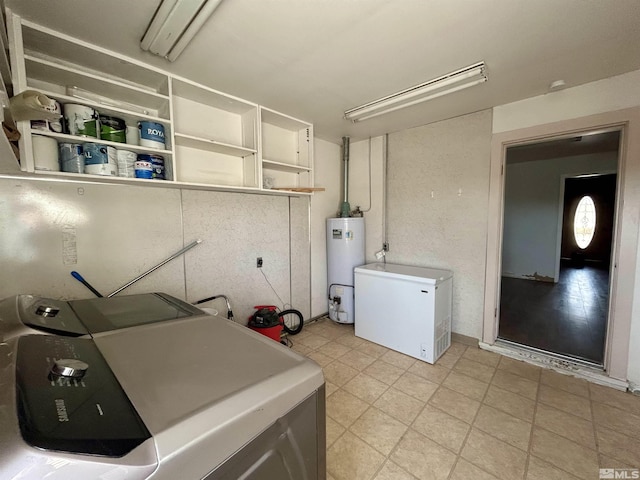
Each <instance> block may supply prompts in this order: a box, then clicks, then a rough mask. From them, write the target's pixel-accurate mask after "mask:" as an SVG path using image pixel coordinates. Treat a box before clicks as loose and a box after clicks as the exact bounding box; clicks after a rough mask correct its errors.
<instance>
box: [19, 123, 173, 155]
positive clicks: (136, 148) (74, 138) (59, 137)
mask: <svg viewBox="0 0 640 480" xmlns="http://www.w3.org/2000/svg"><path fill="white" fill-rule="evenodd" d="M31 134H32V135H44V136H45V137H52V138H55V139H56V141H57V142H58V143H100V144H102V145H108V146H110V147H114V148H117V149H119V150H131V151H132V152H138V153H149V154H156V155H163V156H167V157H170V156H172V155H173V151H172V150H160V149H154V148H149V147H141V146H140V145H132V144H130V143H123V142H111V141H109V140H102V139H99V138H94V137H80V136H78V135H68V134H66V133H57V132H48V131H46V130H38V129H35V128H32V129H31Z"/></svg>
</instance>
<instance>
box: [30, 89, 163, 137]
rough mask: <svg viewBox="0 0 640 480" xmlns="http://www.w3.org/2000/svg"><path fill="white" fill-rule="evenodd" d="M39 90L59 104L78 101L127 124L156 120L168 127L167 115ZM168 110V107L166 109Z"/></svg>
mask: <svg viewBox="0 0 640 480" xmlns="http://www.w3.org/2000/svg"><path fill="white" fill-rule="evenodd" d="M37 90H38V91H39V92H41V93H44V94H45V95H46V96H47V97H49V98H53V99H55V100H57V101H58V102H60V103H61V104H66V103H78V104H82V105H86V106H88V107H92V108H94V109H96V110H98V111H99V112H100V113H102V114H107V115H111V116H115V117H118V118H122V119H123V120H124V121H125V122H127V125H136V124H137V122H139V121H147V122H158V123H161V124H163V125H164V126H165V128H167V127H170V125H171V124H170V122H169V121H168V120H169V118H168V117H169V116H168V115H167V116H166V117H158V116H156V115H148V114H145V113H139V112H137V111H135V110H128V109H126V108H122V107H120V106H118V105H116V104H115V103H116V102H112V103H107V101H102V102H101V101H96V100H93V99H90V98H83V97H81V96H71V95H66V94H63V93H58V92H54V91H51V90H47V89H44V88H38V89H37ZM78 95H80V94H78ZM167 112H168V109H167Z"/></svg>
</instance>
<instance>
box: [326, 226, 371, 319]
mask: <svg viewBox="0 0 640 480" xmlns="http://www.w3.org/2000/svg"><path fill="white" fill-rule="evenodd" d="M364 258H365V257H364V218H362V217H351V218H328V219H327V282H328V284H329V288H328V291H329V318H330V319H331V320H333V321H334V322H338V323H353V322H354V320H355V316H354V296H353V269H354V267H357V266H358V265H362V264H364V262H365V259H364Z"/></svg>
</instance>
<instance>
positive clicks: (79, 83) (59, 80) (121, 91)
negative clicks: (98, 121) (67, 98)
mask: <svg viewBox="0 0 640 480" xmlns="http://www.w3.org/2000/svg"><path fill="white" fill-rule="evenodd" d="M24 60H25V67H26V70H27V76H28V78H31V79H34V80H41V81H45V82H50V83H55V84H58V85H64V86H67V87H74V86H75V87H78V88H81V89H83V90H87V91H90V92H94V93H97V94H99V95H103V96H105V97H108V98H116V99H120V100H122V101H125V102H127V103H132V104H134V105H140V106H141V107H147V108H149V109H152V110H161V109H162V108H165V107H166V105H167V104H168V103H169V97H168V96H166V95H162V94H160V93H155V92H152V91H149V90H145V89H143V88H139V87H135V86H133V85H129V84H126V83H122V82H117V81H114V80H111V79H109V78H106V77H103V76H100V75H97V74H93V73H87V72H82V71H80V70H76V69H73V68H71V67H67V66H64V65H61V64H57V63H55V62H52V61H49V60H44V59H40V58H36V57H33V56H31V55H28V54H25V55H24Z"/></svg>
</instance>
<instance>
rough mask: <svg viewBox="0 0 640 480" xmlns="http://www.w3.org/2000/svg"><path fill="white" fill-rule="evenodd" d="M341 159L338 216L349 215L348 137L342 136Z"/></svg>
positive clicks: (344, 216)
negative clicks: (341, 183)
mask: <svg viewBox="0 0 640 480" xmlns="http://www.w3.org/2000/svg"><path fill="white" fill-rule="evenodd" d="M342 159H343V160H344V201H343V202H342V206H341V208H340V217H341V218H346V217H349V216H350V212H351V205H349V137H342Z"/></svg>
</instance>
